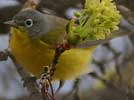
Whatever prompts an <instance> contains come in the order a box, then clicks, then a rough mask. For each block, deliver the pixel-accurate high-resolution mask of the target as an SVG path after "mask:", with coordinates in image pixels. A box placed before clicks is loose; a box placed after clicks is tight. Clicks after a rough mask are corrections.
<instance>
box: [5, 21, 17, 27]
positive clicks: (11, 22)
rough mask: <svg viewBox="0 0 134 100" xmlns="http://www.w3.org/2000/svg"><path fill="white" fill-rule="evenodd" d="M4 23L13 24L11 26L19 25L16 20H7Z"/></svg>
mask: <svg viewBox="0 0 134 100" xmlns="http://www.w3.org/2000/svg"><path fill="white" fill-rule="evenodd" d="M4 24H7V25H11V26H17V24H16V23H15V21H14V20H10V21H6V22H4Z"/></svg>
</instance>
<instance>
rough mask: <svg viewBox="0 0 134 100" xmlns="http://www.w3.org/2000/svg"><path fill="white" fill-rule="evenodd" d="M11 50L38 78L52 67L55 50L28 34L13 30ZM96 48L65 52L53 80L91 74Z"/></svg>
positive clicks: (75, 49)
mask: <svg viewBox="0 0 134 100" xmlns="http://www.w3.org/2000/svg"><path fill="white" fill-rule="evenodd" d="M11 33H12V36H11V39H10V48H11V52H12V53H13V55H14V56H15V58H16V59H17V61H18V62H19V63H20V64H21V65H23V66H24V68H25V69H27V70H28V71H29V72H31V73H33V74H34V75H36V76H37V77H38V76H39V75H40V74H41V73H42V72H43V66H50V65H51V63H52V60H53V57H54V53H55V50H54V49H52V48H51V46H50V45H48V44H46V43H42V42H40V41H39V40H38V39H30V38H29V37H28V36H27V35H26V33H23V32H21V31H19V30H18V29H15V28H11ZM94 49H95V48H94V47H92V48H87V49H78V48H74V49H70V50H67V51H65V52H64V53H63V54H62V55H61V56H60V59H59V63H58V64H57V66H56V71H55V73H54V76H53V79H60V80H66V79H73V78H76V77H78V76H80V75H82V74H85V73H88V72H89V66H88V65H89V62H90V61H91V57H92V53H93V51H94Z"/></svg>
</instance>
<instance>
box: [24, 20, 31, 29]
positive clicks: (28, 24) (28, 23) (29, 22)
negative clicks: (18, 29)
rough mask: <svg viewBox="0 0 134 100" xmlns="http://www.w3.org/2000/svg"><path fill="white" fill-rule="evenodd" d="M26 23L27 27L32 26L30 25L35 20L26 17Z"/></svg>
mask: <svg viewBox="0 0 134 100" xmlns="http://www.w3.org/2000/svg"><path fill="white" fill-rule="evenodd" d="M24 24H25V26H26V27H28V28H30V27H32V26H33V20H32V19H26V20H25V23H24Z"/></svg>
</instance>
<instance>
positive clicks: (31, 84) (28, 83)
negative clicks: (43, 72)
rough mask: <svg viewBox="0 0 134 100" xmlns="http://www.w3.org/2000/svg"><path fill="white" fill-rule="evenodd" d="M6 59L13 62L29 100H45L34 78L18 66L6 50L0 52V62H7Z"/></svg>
mask: <svg viewBox="0 0 134 100" xmlns="http://www.w3.org/2000/svg"><path fill="white" fill-rule="evenodd" d="M8 57H10V58H11V60H12V61H13V63H14V65H15V67H16V69H17V71H18V73H19V75H20V76H21V78H22V80H23V81H24V86H25V87H27V89H28V91H29V92H30V100H47V99H46V98H42V95H41V93H40V91H39V87H38V84H37V83H36V78H35V77H33V76H31V74H30V73H28V72H27V71H26V70H24V68H23V67H22V66H21V65H20V64H18V62H17V61H16V59H15V58H14V56H13V55H12V54H11V53H10V52H9V51H8V50H5V51H3V52H2V51H1V52H0V61H3V60H7V58H8Z"/></svg>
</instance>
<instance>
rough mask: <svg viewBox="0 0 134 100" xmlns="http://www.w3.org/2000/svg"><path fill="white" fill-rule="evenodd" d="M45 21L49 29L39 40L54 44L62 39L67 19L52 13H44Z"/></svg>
mask: <svg viewBox="0 0 134 100" xmlns="http://www.w3.org/2000/svg"><path fill="white" fill-rule="evenodd" d="M45 17H46V19H47V21H46V23H47V24H46V25H48V26H49V27H48V28H49V30H48V34H45V35H43V36H41V38H40V39H41V40H42V41H43V42H45V43H48V44H52V45H56V44H59V43H61V42H62V41H63V38H64V36H65V34H66V31H65V29H66V25H67V23H68V20H65V19H63V18H60V17H57V16H53V15H45Z"/></svg>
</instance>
